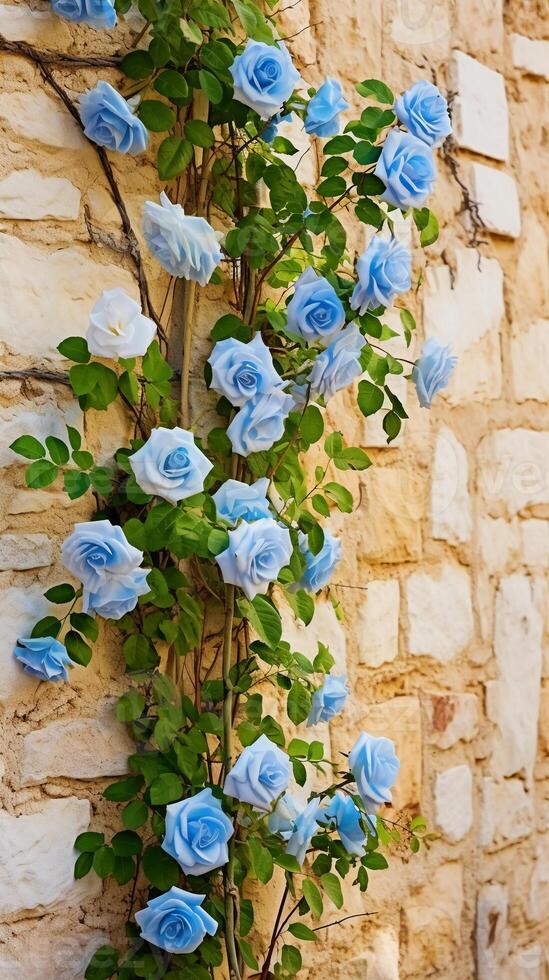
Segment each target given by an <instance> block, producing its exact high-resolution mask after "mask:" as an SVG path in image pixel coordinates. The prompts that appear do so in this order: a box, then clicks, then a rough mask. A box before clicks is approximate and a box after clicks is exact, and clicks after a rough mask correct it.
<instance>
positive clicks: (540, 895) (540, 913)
mask: <svg viewBox="0 0 549 980" xmlns="http://www.w3.org/2000/svg"><path fill="white" fill-rule="evenodd" d="M548 917H549V835H548V834H544V835H543V837H540V840H539V844H538V847H537V850H536V860H535V864H534V871H533V874H532V878H531V881H530V892H529V895H528V918H529V919H533V920H535V921H536V922H542V921H543V920H544V919H547V918H548Z"/></svg>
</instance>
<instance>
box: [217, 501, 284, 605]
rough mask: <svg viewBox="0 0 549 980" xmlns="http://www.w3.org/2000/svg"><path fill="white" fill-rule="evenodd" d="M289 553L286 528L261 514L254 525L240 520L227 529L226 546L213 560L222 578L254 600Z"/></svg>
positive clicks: (272, 577)
mask: <svg viewBox="0 0 549 980" xmlns="http://www.w3.org/2000/svg"><path fill="white" fill-rule="evenodd" d="M291 554H292V542H291V539H290V532H289V531H288V528H286V527H281V525H280V524H277V522H276V521H275V520H273V518H272V517H262V518H260V520H258V521H254V522H253V524H248V523H246V521H243V522H242V523H241V524H239V525H238V527H237V528H235V529H234V531H229V546H228V548H226V550H225V551H222V552H221V554H220V555H217V557H216V559H215V560H216V562H217V564H218V565H219V568H220V569H221V574H222V576H223V581H224V582H225V583H228V584H229V585H237V586H238V587H239V588H240V589H242V591H243V592H244V594H245V595H246V596H247V597H248V599H253V597H254V596H256V595H258V594H261V595H265V593H266V592H268V590H269V585H270V584H271V582H276V580H277V578H278V576H279V574H280V569H281V568H284V566H285V565H287V564H288V562H289V560H290V556H291Z"/></svg>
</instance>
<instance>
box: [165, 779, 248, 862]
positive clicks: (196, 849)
mask: <svg viewBox="0 0 549 980" xmlns="http://www.w3.org/2000/svg"><path fill="white" fill-rule="evenodd" d="M233 833H234V828H233V824H232V821H231V820H229V818H228V816H227V815H226V814H225V813H223V808H222V806H221V801H220V800H218V799H217V797H215V796H214V795H213V793H212V791H211V789H203V790H201V791H200V793H196V794H195V796H190V797H189V798H188V799H186V800H180V802H179V803H170V805H169V806H168V807H166V833H165V836H164V840H163V841H162V848H163V849H164V850H165V851H166V853H167V854H170V855H171V856H172V857H173V858H175V860H176V861H177V862H178V863H179V864H180V865H181V867H182V868H183V871H184V872H185V874H186V875H203V874H206V873H207V872H208V871H213V870H214V869H215V868H221V867H222V866H223V865H224V864H226V863H227V861H228V860H229V852H228V848H227V841H228V840H230V838H231V837H232V835H233Z"/></svg>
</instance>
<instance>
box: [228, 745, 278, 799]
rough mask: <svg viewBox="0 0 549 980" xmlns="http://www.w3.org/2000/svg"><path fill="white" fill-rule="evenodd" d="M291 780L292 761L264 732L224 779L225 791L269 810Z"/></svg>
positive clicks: (248, 747)
mask: <svg viewBox="0 0 549 980" xmlns="http://www.w3.org/2000/svg"><path fill="white" fill-rule="evenodd" d="M289 779H290V760H289V758H288V756H287V755H286V753H285V752H283V751H282V749H279V747H278V745H275V743H274V742H271V740H270V738H267V736H266V735H261V736H260V737H259V738H258V739H257V741H256V742H254V743H253V745H248V746H247V747H246V748H245V749H244V750H243V752H241V754H240V755H239V757H238V759H237V760H236V762H235V764H234V766H233V768H232V769H231V771H230V772H229V773H228V774H227V776H226V778H225V786H224V787H223V792H224V793H225V794H226V795H227V796H232V797H234V798H235V799H237V800H240V802H241V803H250V804H251V805H252V806H253V807H254V809H256V810H269V809H270V807H271V804H272V803H274V801H275V800H276V798H277V796H280V795H281V793H283V792H284V790H285V789H286V787H287V785H288V782H289Z"/></svg>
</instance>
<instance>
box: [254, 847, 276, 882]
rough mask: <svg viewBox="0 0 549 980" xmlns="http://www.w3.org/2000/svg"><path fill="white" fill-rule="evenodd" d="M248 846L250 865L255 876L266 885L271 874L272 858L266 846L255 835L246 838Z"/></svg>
mask: <svg viewBox="0 0 549 980" xmlns="http://www.w3.org/2000/svg"><path fill="white" fill-rule="evenodd" d="M248 847H249V849H250V854H251V857H252V865H253V869H254V873H255V876H256V878H257V879H258V880H259V881H260V882H261V883H262V884H263V885H266V884H267V882H268V881H270V880H271V878H272V876H273V858H272V855H271V852H270V851H269V850H268V848H266V847H264V846H263V844H262V843H261V841H259V840H258V839H257V837H250V838H249V839H248Z"/></svg>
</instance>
